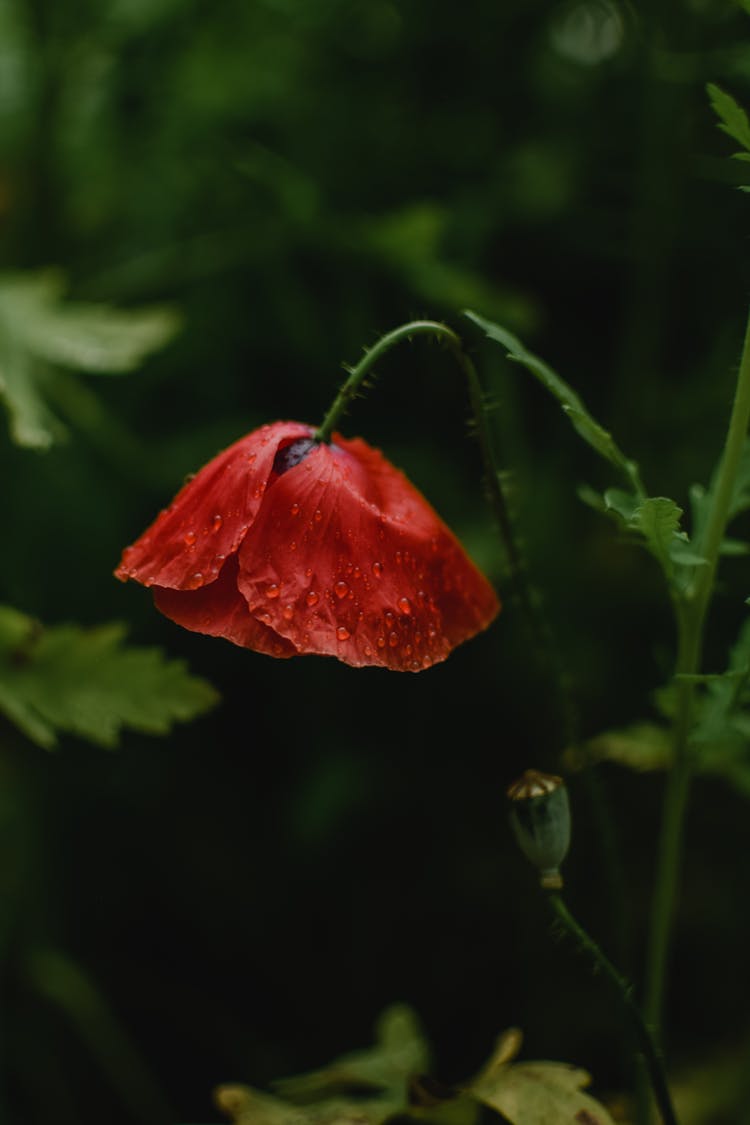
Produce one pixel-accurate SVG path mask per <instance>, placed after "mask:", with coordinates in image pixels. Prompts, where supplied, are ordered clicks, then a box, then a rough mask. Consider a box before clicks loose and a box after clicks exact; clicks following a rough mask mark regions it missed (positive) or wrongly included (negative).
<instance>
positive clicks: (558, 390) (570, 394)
mask: <svg viewBox="0 0 750 1125" xmlns="http://www.w3.org/2000/svg"><path fill="white" fill-rule="evenodd" d="M464 315H465V316H467V317H468V318H469V320H471V321H473V323H474V324H476V325H477V326H478V327H479V328H481V329H482V331H483V332H484V333H485V334H486V335H487V336H488V337H489V338H490V339H491V340H494V341H495V342H496V343H498V344H501V345H502V347H503V348H505V351H506V355H507V358H508V359H510V360H511V361H512V362H514V363H519V364H521V365H522V366H523V367H525V368H526V369H527V370H528V371H530V372H531V373H532V375H534V376H535V377H536V378H537V379H538V380H539V382H540V383H541V384H542V386H544V387H546V389H547V390H548V391H549V392H550V393H551V394H552V395H553V396H554V397H555V398H556V399H557V401H558V402H559V404H560V406H561V407H562V409H563V411H564V413H565V414H567V416H568V418H569V419H570V421H571V423H572V424H573V427H574V429H575V430H576V432H577V433H578V434H579V436H580V437H582V438H583V440H584V441H585V442H587V444H588V445H590V446H591V448H592V449H594V450H596V452H597V453H599V454H600V455H601V456H602V457H604V458H605V459H606V460H607V461H609V462H610V463H611V464H613V465H616V466H617V468H618V469H620V470H621V471H622V472H624V473H625V474H626V476H628V477H630V479H631V480H632V481H633V482H634V483H637V481H638V469H637V466H636V464H635V462H634V461H631V460H630V459H629V458H628V457H626V456H625V454H624V453H623V452H622V450H621V449H620V448H619V446H618V445H617V443H616V442H615V440H614V438H613V437H612V435H611V434H610V433H609V431H608V430H605V428H604V427H603V426H601V425H600V424H599V422H597V421H596V419H595V418H594V417H593V416H592V415H591V413H590V412H589V411H588V410H587V409H586V406H585V405H584V403H583V401H582V399H581V398H580V396H579V395H578V394H577V393H576V392H575V391H574V390H573V388H572V387H570V386H569V385H568V384H567V383H566V382H565V380H564V379H562V378H561V377H560V376H559V375H558V374H557V372H555V371H553V370H552V368H551V367H550V366H549V365H548V364H547V363H545V362H544V360H543V359H540V358H539V356H537V355H534V353H533V352H530V351H529V350H528V348H526V347H525V346H524V344H523V343H522V342H521V341H520V340H519V339H518V337H517V336H514V335H513V333H512V332H509V331H508V330H507V329H506V328H503V327H502V326H501V325H499V324H494V323H493V322H492V321H489V320H485V319H484V317H481V316H479V315H478V314H477V313H475V312H471V311H469V310H465V311H464ZM638 488H639V490H640V485H638Z"/></svg>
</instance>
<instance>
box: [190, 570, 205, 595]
mask: <svg viewBox="0 0 750 1125" xmlns="http://www.w3.org/2000/svg"><path fill="white" fill-rule="evenodd" d="M202 585H203V575H202V574H201V572H200V571H199V570H198V571H196V573H195V574H191V575H190V577H189V578H188V580H187V588H188V590H197V589H198V587H199V586H202Z"/></svg>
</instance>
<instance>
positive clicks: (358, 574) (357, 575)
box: [352, 566, 362, 580]
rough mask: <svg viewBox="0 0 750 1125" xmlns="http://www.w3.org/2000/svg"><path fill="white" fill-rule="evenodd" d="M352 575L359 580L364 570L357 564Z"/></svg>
mask: <svg viewBox="0 0 750 1125" xmlns="http://www.w3.org/2000/svg"><path fill="white" fill-rule="evenodd" d="M352 577H353V578H354V579H356V580H359V579H360V578H361V577H362V571H361V570H360V569H359V567H358V566H355V568H354V570H353V572H352Z"/></svg>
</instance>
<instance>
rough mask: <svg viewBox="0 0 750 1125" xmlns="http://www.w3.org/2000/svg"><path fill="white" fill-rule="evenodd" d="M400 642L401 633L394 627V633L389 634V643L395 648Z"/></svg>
mask: <svg viewBox="0 0 750 1125" xmlns="http://www.w3.org/2000/svg"><path fill="white" fill-rule="evenodd" d="M398 642H399V635H398V633H397V632H396V631H395V629H394V631H393V632H392V633H389V634H388V644H389V645H390V646H391V648H395V647H396V645H397V644H398Z"/></svg>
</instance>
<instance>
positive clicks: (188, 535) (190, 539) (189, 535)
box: [183, 531, 196, 547]
mask: <svg viewBox="0 0 750 1125" xmlns="http://www.w3.org/2000/svg"><path fill="white" fill-rule="evenodd" d="M195 539H196V535H195V532H194V531H186V532H185V534H184V536H183V542H184V543H186V544H187V545H188V547H192V545H193V543H195Z"/></svg>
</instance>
